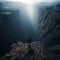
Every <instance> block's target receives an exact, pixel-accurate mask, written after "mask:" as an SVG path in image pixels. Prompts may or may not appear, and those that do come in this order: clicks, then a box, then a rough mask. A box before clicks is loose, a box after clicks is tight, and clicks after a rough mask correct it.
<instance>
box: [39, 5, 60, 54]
mask: <svg viewBox="0 0 60 60" xmlns="http://www.w3.org/2000/svg"><path fill="white" fill-rule="evenodd" d="M39 21H40V25H39V35H40V40H41V41H42V42H43V43H44V45H45V47H46V49H47V51H49V52H52V53H57V54H59V53H60V51H59V50H60V48H59V47H60V4H57V5H54V6H47V7H46V8H45V9H44V11H43V12H42V14H40V17H39ZM58 51H59V53H58Z"/></svg>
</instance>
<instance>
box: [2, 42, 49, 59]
mask: <svg viewBox="0 0 60 60" xmlns="http://www.w3.org/2000/svg"><path fill="white" fill-rule="evenodd" d="M31 52H32V53H31ZM37 57H38V58H37ZM2 59H3V60H30V59H31V60H48V56H47V53H46V51H45V49H44V48H43V45H41V42H39V41H38V42H32V43H31V44H30V47H29V43H23V42H20V41H19V42H17V43H13V44H12V46H11V50H10V52H9V53H7V54H5V56H3V57H1V60H2Z"/></svg>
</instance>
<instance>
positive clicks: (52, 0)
mask: <svg viewBox="0 0 60 60" xmlns="http://www.w3.org/2000/svg"><path fill="white" fill-rule="evenodd" d="M0 1H14V2H22V3H36V2H56V1H60V0H0Z"/></svg>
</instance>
